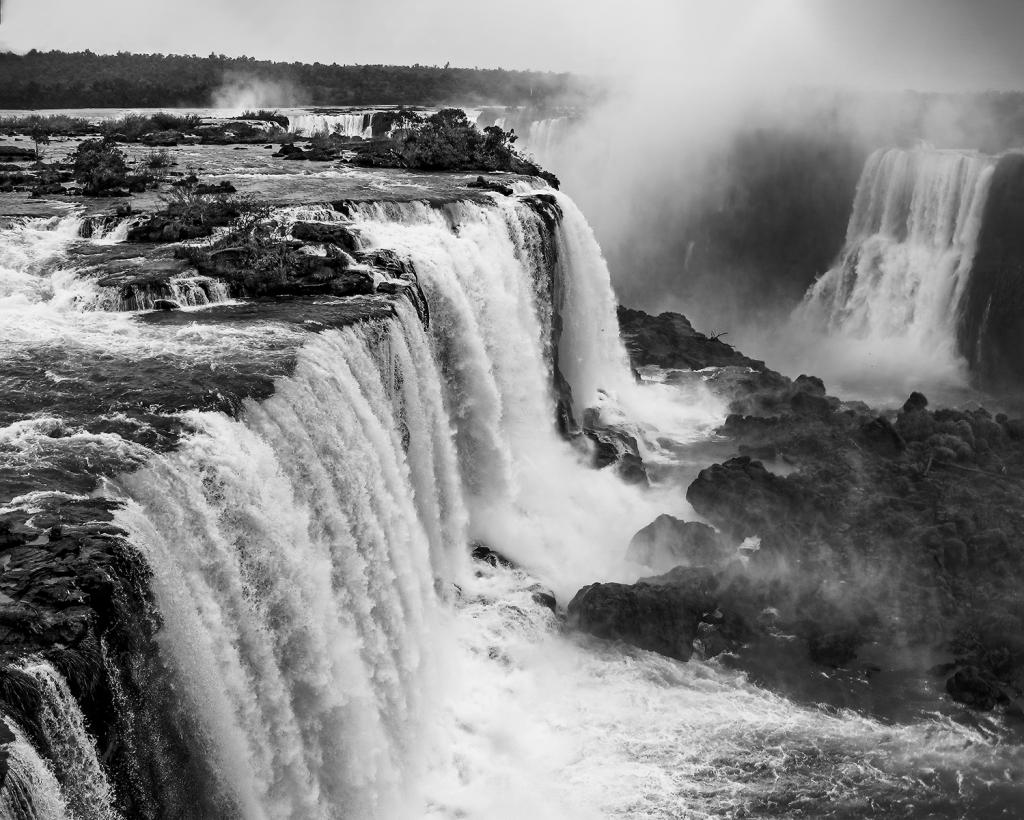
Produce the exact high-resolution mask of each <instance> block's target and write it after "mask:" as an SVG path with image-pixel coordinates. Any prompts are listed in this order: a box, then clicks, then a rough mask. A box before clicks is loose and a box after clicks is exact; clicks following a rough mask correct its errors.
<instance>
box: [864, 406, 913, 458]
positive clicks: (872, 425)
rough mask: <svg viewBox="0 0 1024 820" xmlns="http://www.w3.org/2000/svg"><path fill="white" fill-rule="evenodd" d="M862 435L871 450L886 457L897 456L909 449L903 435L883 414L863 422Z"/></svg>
mask: <svg viewBox="0 0 1024 820" xmlns="http://www.w3.org/2000/svg"><path fill="white" fill-rule="evenodd" d="M860 435H861V438H862V439H863V441H864V443H865V444H866V445H867V446H868V447H869V448H871V450H873V451H874V452H875V453H877V454H878V455H880V456H883V457H885V458H895V457H896V456H898V455H899V454H900V453H902V452H903V451H904V450H906V449H907V443H906V441H904V440H903V436H901V435H900V434H899V431H898V430H897V429H896V428H895V427H893V425H892V422H891V421H889V420H888V419H887V418H883V417H882V416H879V417H878V418H876V419H873V420H871V421H868V422H865V423H864V424H862V425H861V428H860Z"/></svg>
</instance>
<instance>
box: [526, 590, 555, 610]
mask: <svg viewBox="0 0 1024 820" xmlns="http://www.w3.org/2000/svg"><path fill="white" fill-rule="evenodd" d="M529 592H530V597H531V598H532V599H533V601H534V603H536V604H538V605H539V606H542V607H544V608H545V609H550V610H551V611H552V612H556V611H557V610H558V601H557V600H556V599H555V595H554V593H553V592H552V591H551V590H550V589H546V588H545V587H542V586H541V585H540V584H533V585H532V586H530V588H529Z"/></svg>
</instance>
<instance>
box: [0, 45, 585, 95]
mask: <svg viewBox="0 0 1024 820" xmlns="http://www.w3.org/2000/svg"><path fill="white" fill-rule="evenodd" d="M0 76H2V77H3V78H4V81H3V83H0V108H110V107H113V108H156V107H197V108H199V107H205V106H209V105H211V104H213V103H214V102H215V101H216V99H217V96H218V94H219V93H220V92H221V91H222V89H224V88H225V87H226V86H230V85H239V86H242V87H246V86H249V87H256V88H261V89H264V91H263V93H264V94H267V93H269V94H270V95H271V97H270V98H268V99H262V100H261V102H262V103H264V104H267V105H277V106H286V105H401V104H414V105H439V104H443V103H446V102H449V103H450V102H458V103H463V104H468V105H474V104H479V105H487V104H494V105H532V106H541V107H542V106H545V105H583V104H585V103H587V102H590V101H593V99H594V98H595V97H597V96H598V95H599V94H600V87H599V85H598V84H597V83H596V82H595V81H591V80H588V79H586V78H582V77H578V76H576V75H572V74H567V73H553V72H541V71H510V70H506V69H501V68H452V67H450V66H447V65H446V66H443V67H438V66H422V65H414V66H393V65H338V64H336V63H334V64H331V65H325V64H323V63H299V62H294V63H279V62H271V61H269V60H256V59H254V58H252V57H226V56H224V55H223V54H221V55H215V54H211V55H209V56H208V57H198V56H196V55H194V54H193V55H177V54H131V53H128V52H119V53H117V54H94V53H93V52H91V51H78V52H63V51H45V52H44V51H36V50H35V49H33V50H32V51H29V52H28V53H26V54H14V53H10V52H7V53H0ZM275 91H276V96H279V97H281V99H276V98H274V95H275Z"/></svg>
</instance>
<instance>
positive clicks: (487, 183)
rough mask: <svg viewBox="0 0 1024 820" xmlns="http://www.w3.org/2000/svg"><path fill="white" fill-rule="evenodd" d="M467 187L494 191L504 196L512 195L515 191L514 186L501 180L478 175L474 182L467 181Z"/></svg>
mask: <svg viewBox="0 0 1024 820" xmlns="http://www.w3.org/2000/svg"><path fill="white" fill-rule="evenodd" d="M466 187H467V188H481V189H483V190H484V191H494V192H495V193H497V194H501V195H502V196H512V194H513V193H514V192H513V190H512V188H511V187H510V186H508V185H503V184H502V183H500V182H496V181H495V180H492V179H484V178H483V177H477V178H476V179H475V180H473V181H472V182H467V183H466Z"/></svg>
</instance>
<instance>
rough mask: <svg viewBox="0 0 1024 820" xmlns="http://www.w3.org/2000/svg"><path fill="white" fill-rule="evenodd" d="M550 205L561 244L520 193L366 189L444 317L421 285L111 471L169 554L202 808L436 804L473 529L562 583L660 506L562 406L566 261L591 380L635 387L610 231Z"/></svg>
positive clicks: (588, 390)
mask: <svg viewBox="0 0 1024 820" xmlns="http://www.w3.org/2000/svg"><path fill="white" fill-rule="evenodd" d="M552 202H554V203H556V204H557V207H558V210H559V211H560V213H561V216H560V221H561V222H562V224H561V225H560V226H559V228H558V229H557V234H556V238H555V241H554V242H552V238H551V236H550V229H549V227H548V225H547V224H546V223H545V221H544V218H542V216H539V215H538V214H537V213H536V211H535V210H534V209H533V208H532V207H530V206H529V205H527V204H524V203H521V202H519V201H515V200H510V201H508V202H496V203H494V204H488V203H469V202H457V203H451V204H449V205H445V206H443V207H431V206H429V205H427V204H424V203H413V204H382V205H361V206H353V220H354V223H355V227H356V229H357V230H358V232H359V234H360V236H361V242H362V243H363V245H364V248H365V249H366V250H372V249H375V248H378V247H379V248H388V249H392V250H394V251H395V252H396V253H398V254H399V255H400V256H405V257H407V258H408V259H409V260H410V261H411V262H412V263H413V264H414V265H415V267H416V270H417V272H418V274H419V277H420V281H421V284H422V286H423V288H424V290H425V291H426V292H427V295H428V300H429V301H430V305H431V324H430V329H429V335H428V332H427V330H426V329H425V328H424V327H423V326H422V324H421V323H420V320H419V318H418V316H417V314H416V312H415V311H414V310H413V309H412V307H411V305H405V304H402V305H400V306H399V307H398V313H397V316H396V318H394V319H392V320H389V321H387V322H384V323H380V322H369V323H364V324H361V325H357V326H353V327H349V328H347V329H344V330H329V331H325V332H323V333H322V334H320V335H318V336H316V337H314V338H313V340H312V341H310V342H308V343H307V344H306V345H304V346H303V347H302V348H301V350H300V352H299V357H298V362H297V365H296V367H295V371H294V373H293V374H292V375H291V376H289V377H287V378H283V379H280V380H279V381H278V383H277V388H276V391H275V393H274V395H273V396H272V397H270V398H268V399H266V400H264V401H262V402H260V403H255V402H250V403H249V404H248V405H247V407H246V409H245V412H244V414H243V416H242V417H241V418H240V419H237V420H235V419H230V418H228V417H227V416H224V415H221V414H219V413H198V412H196V413H191V414H189V415H188V419H187V420H188V423H189V425H190V426H191V427H192V428H193V429H194V432H193V433H192V434H191V435H190V436H189V437H188V438H187V439H186V440H184V441H183V442H182V443H181V445H180V446H179V447H178V449H177V450H175V451H174V452H172V453H169V454H165V455H161V456H156V457H154V458H152V459H151V460H150V462H149V463H148V464H147V465H146V466H144V467H143V468H141V469H139V470H137V471H135V472H131V473H127V474H125V475H123V476H121V477H120V478H119V479H117V480H116V481H114V482H113V483H111V484H110V485H109V486H108V492H111V493H114V494H116V495H119V496H121V497H123V498H124V499H125V500H126V506H125V509H124V510H122V511H121V512H120V513H119V514H118V519H119V523H120V524H121V525H122V526H124V527H125V528H126V529H127V530H128V532H129V533H130V538H131V541H132V542H133V543H134V544H136V545H137V546H138V547H139V548H140V549H141V550H142V552H143V553H144V555H145V556H146V558H147V560H148V562H149V564H150V565H151V566H152V568H153V571H154V581H153V588H154V592H155V595H156V600H157V604H158V606H159V609H160V611H161V613H162V616H163V619H164V624H165V625H164V628H163V630H162V632H161V647H162V652H163V653H164V654H165V655H166V657H167V658H168V660H169V662H170V665H171V667H172V668H173V670H174V673H173V674H174V676H175V687H176V689H177V691H178V692H180V693H181V704H180V715H179V716H178V719H179V720H180V721H181V723H182V725H183V726H184V727H187V728H186V729H185V730H184V731H185V732H186V734H187V735H189V736H192V737H194V738H195V744H196V747H197V748H199V749H202V750H203V756H204V758H205V760H206V763H207V765H208V767H209V769H210V771H211V780H212V781H213V784H211V785H209V787H206V788H204V797H203V800H204V801H205V802H204V804H203V810H204V811H207V812H214V813H217V814H219V815H223V816H236V815H237V816H244V817H268V818H269V817H295V818H299V817H301V818H306V817H337V816H348V817H359V818H376V817H380V818H403V817H412V816H418V814H419V813H420V809H418V808H416V807H418V806H422V805H423V801H424V796H423V794H422V793H421V780H422V778H421V775H422V776H426V774H427V772H426V769H425V767H427V766H428V764H430V765H436V760H437V757H438V752H437V751H435V750H436V749H437V748H438V740H437V737H438V731H437V726H436V724H437V719H436V717H435V714H437V713H439V712H441V711H443V710H442V708H441V707H442V706H443V697H442V696H443V692H442V688H441V687H440V685H439V683H438V681H439V680H440V678H441V675H440V670H439V667H438V664H439V662H440V659H442V658H445V657H447V658H449V660H450V659H451V657H452V653H453V652H455V651H456V649H455V644H454V643H453V642H452V639H451V638H449V637H448V636H447V634H446V633H445V630H443V629H440V628H439V624H441V623H442V622H443V621H444V620H445V619H446V618H448V617H450V616H448V615H446V614H445V610H446V607H445V606H443V601H444V600H445V599H446V598H449V597H450V596H451V595H452V594H453V593H454V592H455V591H456V590H457V589H458V586H456V585H459V586H461V585H462V584H463V582H464V581H466V580H467V579H468V576H467V571H466V570H467V562H468V545H469V544H470V542H471V541H472V540H484V541H487V543H489V544H491V545H493V546H495V547H496V548H499V549H501V550H503V551H505V552H506V553H507V554H509V555H512V556H514V557H516V558H517V559H519V560H523V561H524V562H526V563H527V564H529V565H531V566H532V567H534V568H535V571H536V573H537V575H538V576H539V577H541V578H542V579H543V580H544V581H545V582H547V583H549V584H550V585H552V586H553V587H554V588H555V589H556V591H557V592H558V594H559V595H560V596H561V597H563V598H566V599H567V596H568V595H570V594H571V593H572V592H573V591H575V588H576V586H578V585H579V584H580V583H581V581H582V580H585V579H587V578H589V577H590V574H591V573H593V572H594V571H595V569H594V567H595V566H602V567H608V568H609V570H608V572H609V574H612V575H614V572H615V570H614V569H613V568H612V567H613V565H617V564H619V563H621V558H622V556H621V552H622V544H623V543H626V541H627V540H628V536H629V534H630V533H632V532H633V531H635V530H636V529H637V528H638V527H639V526H640V525H642V524H643V523H644V522H645V521H647V520H649V519H650V518H651V517H652V515H653V514H654V511H655V510H656V509H657V510H660V509H662V508H663V506H664V499H659V500H655V499H654V498H653V497H651V498H649V497H648V496H647V495H645V494H644V493H643V492H642V491H641V490H639V489H637V488H631V487H627V486H625V485H623V484H622V483H621V481H620V480H619V479H618V478H617V477H616V476H615V475H614V474H613V473H611V472H610V471H601V472H597V471H593V470H591V469H590V468H589V467H588V466H587V459H586V457H585V455H584V454H582V453H580V452H578V451H577V450H575V449H574V448H573V447H572V446H571V445H570V444H569V443H567V442H566V441H565V440H563V439H562V438H561V437H560V435H559V433H558V431H557V429H556V425H555V398H554V394H553V391H552V368H553V363H552V362H553V355H554V354H553V349H552V348H553V345H552V340H551V337H550V329H551V321H552V318H551V314H552V312H553V311H554V310H555V309H557V308H558V306H557V305H552V304H551V303H550V300H551V294H552V292H553V290H552V288H551V283H550V281H549V277H550V275H551V271H552V270H553V269H554V267H555V266H556V265H557V269H558V276H559V277H561V278H564V279H565V282H564V289H565V295H566V296H567V297H568V296H570V295H571V297H572V298H571V299H570V298H566V300H565V302H564V304H563V305H562V308H564V310H563V311H562V317H561V324H562V327H563V333H562V339H561V343H560V344H559V348H561V352H560V356H559V358H560V361H562V362H563V363H564V366H565V375H566V377H567V378H568V380H569V381H570V384H571V389H572V395H573V396H574V399H575V401H578V402H579V404H580V406H581V407H583V406H587V405H588V404H591V403H597V402H598V400H599V398H600V396H599V392H601V391H604V392H605V393H607V394H613V393H614V391H615V390H616V389H617V388H623V389H626V388H627V387H631V386H632V384H631V380H630V376H629V371H628V369H627V367H626V360H625V355H624V352H623V350H622V347H621V344H620V343H619V342H618V337H617V332H616V325H615V320H614V312H613V311H614V301H613V299H612V296H611V293H610V285H609V282H608V280H607V270H606V269H605V268H604V267H603V263H602V262H601V260H600V254H599V251H598V250H597V246H596V243H594V241H593V237H592V236H591V235H590V233H589V229H588V228H587V226H586V223H585V221H584V220H583V218H582V215H580V214H579V212H578V210H576V209H575V207H574V206H573V205H572V203H571V202H570V201H568V200H567V199H566V198H564V197H555V198H553V199H552ZM548 205H549V207H550V205H551V203H550V202H549V203H548ZM323 215H324V213H321V216H323ZM555 257H557V262H556V258H555ZM595 265H597V266H598V267H596V269H595V268H594V267H593V266H595ZM602 277H603V278H602ZM588 280H589V281H588ZM574 300H579V301H578V303H576V301H574ZM545 317H546V318H545ZM575 345H579V349H575V347H574V346H575ZM679 503H680V502H678V501H677V502H676V504H677V506H678V505H679ZM601 572H603V569H602V570H601ZM431 761H433V764H431Z"/></svg>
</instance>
